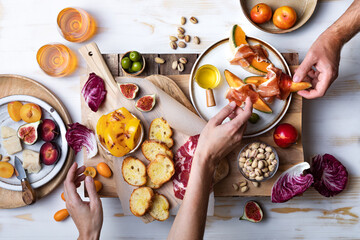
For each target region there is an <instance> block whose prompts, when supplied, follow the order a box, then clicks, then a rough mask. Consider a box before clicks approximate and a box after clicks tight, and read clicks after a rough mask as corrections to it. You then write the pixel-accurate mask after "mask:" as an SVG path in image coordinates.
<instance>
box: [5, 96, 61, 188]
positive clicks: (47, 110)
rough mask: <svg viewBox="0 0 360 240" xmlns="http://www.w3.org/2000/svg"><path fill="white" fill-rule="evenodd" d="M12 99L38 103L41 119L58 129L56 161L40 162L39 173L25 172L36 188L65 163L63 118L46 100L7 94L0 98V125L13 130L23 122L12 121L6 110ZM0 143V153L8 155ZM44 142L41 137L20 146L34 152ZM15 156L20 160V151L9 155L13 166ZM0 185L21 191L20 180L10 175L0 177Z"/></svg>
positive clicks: (51, 176)
mask: <svg viewBox="0 0 360 240" xmlns="http://www.w3.org/2000/svg"><path fill="white" fill-rule="evenodd" d="M13 101H20V102H22V103H23V104H24V103H28V102H31V103H35V104H37V105H39V106H40V107H41V110H42V118H41V119H51V120H53V121H54V122H56V123H57V125H58V127H59V130H60V136H59V137H58V138H57V139H56V143H57V144H58V146H59V148H60V149H61V155H60V159H59V160H58V161H57V163H56V164H54V165H50V166H48V165H44V164H41V166H42V168H41V170H40V172H39V173H36V174H34V173H31V174H28V173H27V177H28V179H29V181H30V184H31V186H32V187H33V188H38V187H41V186H43V185H44V184H46V183H48V182H49V181H51V179H53V178H54V177H55V176H56V174H58V172H59V171H60V170H61V168H62V166H63V165H64V163H65V160H66V156H67V154H68V144H67V142H66V139H65V133H66V127H65V124H64V122H63V120H62V119H61V117H60V115H59V114H58V113H57V112H56V111H55V109H54V108H53V107H51V106H50V105H49V104H47V103H46V102H44V101H42V100H40V99H38V98H35V97H32V96H27V95H13V96H8V97H4V98H1V99H0V126H7V127H11V128H13V129H15V130H17V129H18V128H19V127H20V126H21V125H23V124H25V122H24V121H22V120H21V121H19V122H14V121H13V120H12V119H11V118H10V116H9V114H8V111H7V104H8V103H9V102H13ZM0 141H1V143H2V141H3V139H0ZM1 143H0V154H2V155H3V156H8V154H7V152H6V150H5V149H4V148H3V147H2V146H1ZM43 143H44V141H42V140H41V139H38V141H37V142H36V143H35V144H34V145H25V144H24V143H22V147H23V149H30V150H33V151H36V152H39V151H40V147H41V145H42V144H43ZM15 156H17V157H18V158H20V160H22V152H19V153H16V154H14V155H11V156H10V157H11V160H10V163H11V164H12V165H13V166H15V163H14V161H15ZM0 187H1V188H5V189H9V190H12V191H21V190H22V188H21V184H20V180H19V179H17V178H16V177H15V175H14V176H12V177H11V178H1V177H0Z"/></svg>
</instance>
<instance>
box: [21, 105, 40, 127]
mask: <svg viewBox="0 0 360 240" xmlns="http://www.w3.org/2000/svg"><path fill="white" fill-rule="evenodd" d="M20 116H21V119H22V120H24V121H25V122H27V123H32V122H37V121H39V120H40V119H41V108H40V107H39V106H38V105H36V104H35V103H27V104H25V105H23V106H22V107H21V109H20Z"/></svg>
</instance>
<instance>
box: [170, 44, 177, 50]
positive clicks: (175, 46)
mask: <svg viewBox="0 0 360 240" xmlns="http://www.w3.org/2000/svg"><path fill="white" fill-rule="evenodd" d="M170 47H171V48H172V49H174V50H176V49H177V44H176V42H170Z"/></svg>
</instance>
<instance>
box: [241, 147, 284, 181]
mask: <svg viewBox="0 0 360 240" xmlns="http://www.w3.org/2000/svg"><path fill="white" fill-rule="evenodd" d="M238 159H239V160H238V161H239V164H238V167H239V170H240V172H241V174H242V175H243V176H244V177H245V178H246V179H248V180H249V181H254V182H264V181H266V180H269V179H270V178H272V177H273V176H274V175H275V173H276V171H277V170H278V168H279V156H278V154H277V152H276V150H275V148H273V147H272V146H270V145H267V144H266V143H263V142H259V141H256V142H252V143H249V144H247V145H246V146H245V147H243V148H242V149H241V151H240V153H239V157H238Z"/></svg>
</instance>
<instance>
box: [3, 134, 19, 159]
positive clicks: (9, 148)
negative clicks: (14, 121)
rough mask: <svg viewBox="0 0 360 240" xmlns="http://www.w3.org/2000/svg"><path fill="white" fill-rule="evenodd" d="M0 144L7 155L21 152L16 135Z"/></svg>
mask: <svg viewBox="0 0 360 240" xmlns="http://www.w3.org/2000/svg"><path fill="white" fill-rule="evenodd" d="M2 143H3V144H2V145H3V147H4V148H5V150H6V152H7V153H8V154H9V155H13V154H15V153H17V152H21V150H22V147H21V142H20V139H19V138H18V137H17V136H16V135H15V136H12V137H9V138H7V139H4V140H3V142H2Z"/></svg>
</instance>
